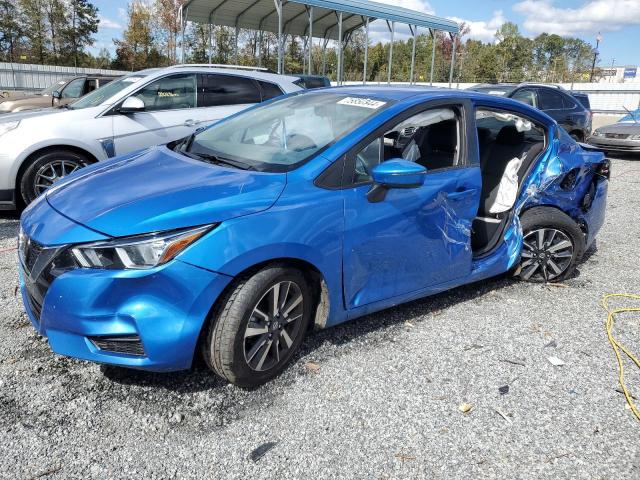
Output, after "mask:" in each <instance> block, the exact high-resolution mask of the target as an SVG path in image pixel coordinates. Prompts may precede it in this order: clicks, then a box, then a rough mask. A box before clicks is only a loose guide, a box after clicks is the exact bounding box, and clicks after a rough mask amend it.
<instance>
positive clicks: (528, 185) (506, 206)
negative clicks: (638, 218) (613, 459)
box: [19, 87, 609, 386]
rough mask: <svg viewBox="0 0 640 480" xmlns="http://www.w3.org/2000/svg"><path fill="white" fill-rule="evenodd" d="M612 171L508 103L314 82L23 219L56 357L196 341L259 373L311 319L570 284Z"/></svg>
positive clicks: (76, 188) (114, 166)
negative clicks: (500, 282) (522, 286)
mask: <svg viewBox="0 0 640 480" xmlns="http://www.w3.org/2000/svg"><path fill="white" fill-rule="evenodd" d="M608 172H609V162H608V161H607V160H605V159H604V158H603V155H602V153H600V152H594V151H588V150H585V149H583V148H582V147H581V146H580V145H578V144H577V143H575V141H574V140H573V139H572V138H571V137H569V135H567V134H566V132H565V131H564V130H562V129H561V128H559V127H558V125H557V123H556V122H555V121H554V120H553V119H552V118H550V117H549V116H547V115H545V114H544V113H542V112H540V111H538V110H536V109H534V108H531V107H529V106H527V105H525V104H523V103H520V102H516V101H513V100H510V99H505V98H496V97H491V96H488V95H481V94H478V93H473V92H464V91H461V92H458V91H451V90H425V89H421V88H416V87H413V88H411V87H408V88H400V87H382V88H380V87H375V88H374V87H343V88H336V89H324V90H310V91H307V92H305V93H302V94H298V95H289V96H287V97H284V98H282V99H276V100H274V101H272V102H269V103H267V104H264V105H258V106H256V107H254V108H252V109H249V110H246V111H244V112H241V113H239V114H237V115H234V116H232V117H230V118H228V119H226V120H224V121H221V122H219V123H217V124H216V125H214V126H212V127H210V128H208V129H206V130H204V131H201V132H198V133H196V134H194V135H191V136H189V137H186V138H185V139H182V140H179V141H175V142H170V143H168V144H167V145H162V146H157V147H153V148H150V149H147V150H142V151H137V152H135V153H130V154H128V155H124V156H121V157H118V158H115V159H112V160H109V161H107V162H104V163H99V164H96V165H92V166H90V167H88V168H86V169H85V170H82V171H78V172H75V173H74V174H72V175H70V176H69V177H68V178H66V179H64V180H62V181H61V182H60V183H59V184H57V185H56V186H54V187H53V188H51V189H50V190H48V191H47V192H46V194H45V195H43V196H41V197H40V198H38V199H37V200H36V201H35V202H33V203H32V204H31V205H30V206H29V207H28V208H27V209H26V210H25V212H24V214H23V215H22V219H21V230H20V241H19V258H20V279H21V280H20V285H21V291H22V296H23V299H24V305H25V309H26V312H27V314H28V316H29V318H30V319H31V322H32V323H33V325H34V327H35V328H36V329H37V331H38V332H39V333H40V334H42V335H46V336H47V337H48V343H49V345H50V346H51V348H52V349H53V351H54V352H57V353H59V354H62V355H68V356H72V357H77V358H82V359H86V360H91V361H95V362H100V363H106V364H113V365H120V366H125V367H133V368H140V369H147V370H156V371H168V370H179V369H185V368H188V367H189V366H190V365H191V363H192V361H193V358H194V355H196V352H197V350H198V349H199V350H200V351H201V352H202V354H203V355H204V358H205V360H206V362H207V363H208V364H209V365H210V366H211V368H212V369H213V370H214V371H215V372H216V373H217V374H218V375H220V376H222V377H223V378H226V379H227V380H229V381H231V382H234V383H236V384H238V385H242V386H253V385H258V384H261V383H264V382H266V381H268V380H269V379H271V378H273V377H274V376H275V375H277V374H278V373H279V372H280V371H282V370H283V369H284V368H285V366H286V365H287V363H288V362H289V361H290V360H291V358H292V356H293V355H294V354H295V352H296V350H297V349H298V348H299V347H300V344H301V343H302V340H303V337H304V335H305V333H306V332H307V331H308V330H309V329H310V328H311V327H312V326H315V327H316V328H324V327H329V326H332V325H336V324H339V323H341V322H344V321H346V320H350V319H353V318H356V317H359V316H361V315H365V314H368V313H372V312H376V311H378V310H381V309H384V308H388V307H391V306H394V305H397V304H399V303H402V302H406V301H409V300H413V299H416V298H420V297H424V296H426V295H431V294H434V293H436V292H441V291H443V290H447V289H449V288H453V287H456V286H459V285H462V284H467V283H471V282H476V281H479V280H482V279H486V278H489V277H493V276H495V275H498V274H502V273H504V272H508V271H511V272H512V273H513V274H514V275H516V276H518V277H519V278H521V279H523V280H530V281H539V282H544V281H560V280H563V279H565V278H567V276H569V275H571V273H572V271H573V269H574V267H575V265H576V262H577V261H578V260H579V259H580V257H581V256H582V254H583V253H584V252H585V250H586V249H587V247H588V246H589V245H590V244H591V243H592V242H593V239H594V237H595V236H596V234H597V233H598V230H599V228H600V226H601V225H602V223H603V221H604V215H605V203H606V194H607V186H608Z"/></svg>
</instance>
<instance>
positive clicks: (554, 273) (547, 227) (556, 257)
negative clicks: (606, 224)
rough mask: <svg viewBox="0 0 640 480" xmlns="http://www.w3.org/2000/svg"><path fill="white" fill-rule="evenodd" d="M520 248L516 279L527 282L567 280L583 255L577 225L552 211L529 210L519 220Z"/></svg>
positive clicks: (582, 244)
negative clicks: (521, 241) (520, 229)
mask: <svg viewBox="0 0 640 480" xmlns="http://www.w3.org/2000/svg"><path fill="white" fill-rule="evenodd" d="M521 224H522V232H523V246H522V252H521V254H520V265H519V266H518V268H517V271H516V276H517V277H518V278H520V279H521V280H526V281H529V282H558V281H561V280H564V279H565V278H567V277H568V276H569V275H571V273H572V272H573V270H574V269H575V265H576V262H577V261H578V259H580V257H581V256H582V254H583V253H584V248H585V243H584V235H583V233H582V231H581V230H580V228H579V227H578V225H577V224H576V223H575V222H574V221H573V219H571V217H569V216H568V215H566V214H564V213H563V212H561V211H559V210H556V209H554V208H544V207H543V208H532V209H531V210H527V211H526V212H525V213H524V214H523V215H522V218H521Z"/></svg>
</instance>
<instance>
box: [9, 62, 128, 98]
mask: <svg viewBox="0 0 640 480" xmlns="http://www.w3.org/2000/svg"><path fill="white" fill-rule="evenodd" d="M95 73H101V74H104V75H124V74H125V73H129V72H124V71H119V70H105V69H100V68H75V67H60V66H57V65H33V64H26V63H2V62H0V90H24V91H37V90H42V89H43V88H47V87H48V86H50V85H53V84H54V83H55V82H57V81H59V80H62V79H65V78H69V77H73V76H75V75H83V74H95Z"/></svg>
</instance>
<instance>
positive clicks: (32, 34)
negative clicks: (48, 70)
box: [19, 0, 51, 64]
mask: <svg viewBox="0 0 640 480" xmlns="http://www.w3.org/2000/svg"><path fill="white" fill-rule="evenodd" d="M19 6H20V10H21V11H22V14H23V19H24V20H23V28H22V29H23V31H24V36H25V39H26V40H27V43H28V56H29V60H31V61H32V62H33V61H35V62H37V63H41V64H44V63H46V60H47V57H48V51H49V45H50V44H51V39H50V38H49V36H48V32H47V25H46V18H47V17H46V10H45V2H44V1H43V0H20V3H19Z"/></svg>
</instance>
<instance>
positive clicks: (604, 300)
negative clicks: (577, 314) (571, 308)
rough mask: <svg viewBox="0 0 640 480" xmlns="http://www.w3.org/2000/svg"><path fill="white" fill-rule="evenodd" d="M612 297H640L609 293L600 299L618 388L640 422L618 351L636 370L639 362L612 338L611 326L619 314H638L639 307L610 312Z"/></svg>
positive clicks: (639, 412)
mask: <svg viewBox="0 0 640 480" xmlns="http://www.w3.org/2000/svg"><path fill="white" fill-rule="evenodd" d="M614 297H615V298H627V299H631V300H640V295H635V294H633V293H610V294H608V295H605V296H604V297H603V298H602V307H603V308H604V309H605V310H606V311H607V313H608V314H609V315H608V316H607V322H606V324H605V325H606V328H607V336H608V337H609V343H611V347H612V348H613V351H614V352H615V354H616V358H617V359H618V370H619V372H620V375H619V377H618V379H619V381H620V388H622V392H623V393H624V396H625V398H626V399H627V403H628V404H629V407H630V408H631V411H632V412H633V414H634V415H635V416H636V418H637V419H638V420H640V410H638V407H636V404H635V403H634V402H633V398H632V397H631V394H630V393H629V390H627V386H626V385H625V383H624V365H623V364H622V355H620V350H622V351H623V352H624V354H625V355H626V356H627V357H629V358H630V359H631V360H632V361H633V363H635V364H636V366H637V367H638V368H640V360H638V359H637V358H636V357H635V355H633V353H631V352H630V351H629V350H628V349H627V348H626V347H625V346H624V345H622V344H621V343H619V342H618V341H617V340H616V339H615V337H614V336H613V325H614V323H615V316H616V315H617V314H619V313H625V312H640V307H637V308H616V309H613V310H612V309H611V308H610V307H609V299H610V298H614Z"/></svg>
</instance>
